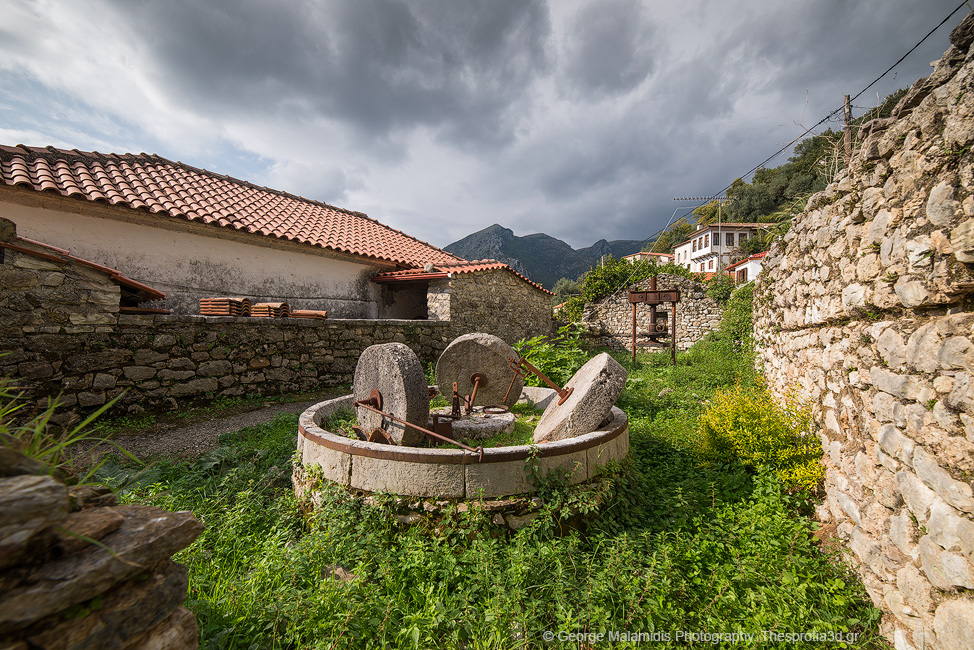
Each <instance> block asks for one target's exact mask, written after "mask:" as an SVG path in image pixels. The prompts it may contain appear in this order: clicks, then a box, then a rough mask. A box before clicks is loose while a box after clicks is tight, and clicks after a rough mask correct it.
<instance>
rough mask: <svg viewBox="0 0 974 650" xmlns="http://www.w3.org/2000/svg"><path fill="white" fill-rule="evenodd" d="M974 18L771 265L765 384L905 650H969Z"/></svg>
mask: <svg viewBox="0 0 974 650" xmlns="http://www.w3.org/2000/svg"><path fill="white" fill-rule="evenodd" d="M972 41H974V14H972V15H971V16H968V18H966V19H965V20H964V21H963V23H962V24H961V25H960V26H959V27H958V28H957V29H955V31H954V32H953V33H952V34H951V42H952V43H953V46H952V47H951V48H950V50H948V51H947V53H946V54H945V55H944V57H943V58H942V59H941V61H940V62H939V63H938V64H937V65H936V67H935V69H934V71H933V73H932V74H931V76H930V77H928V78H927V79H924V80H920V81H918V82H917V83H916V84H915V85H914V86H913V88H912V89H911V90H910V91H909V92H908V93H907V95H906V96H905V97H904V98H903V100H902V101H901V102H900V103H899V105H898V106H897V107H896V109H895V110H894V113H893V116H892V117H891V118H889V119H883V120H874V121H873V122H870V123H869V124H868V125H866V126H864V128H863V134H862V137H863V142H862V145H861V147H860V148H859V149H858V150H857V152H856V154H855V156H854V160H853V162H852V165H851V172H849V173H847V172H842V173H841V174H840V175H839V176H838V177H836V179H835V182H833V183H832V184H831V185H829V187H828V188H827V189H826V190H825V191H824V192H821V193H819V194H817V195H815V196H813V197H811V199H810V200H809V202H808V206H807V207H806V210H805V212H804V213H803V214H802V215H801V216H800V217H799V218H797V219H796V220H795V221H794V223H793V225H792V229H791V231H790V232H789V233H788V235H787V236H786V237H785V238H784V241H783V242H780V243H778V244H776V245H775V247H774V248H773V249H772V250H771V252H770V253H769V254H768V256H767V258H766V259H765V264H764V269H765V271H764V273H763V274H762V275H761V276H760V277H759V278H758V283H757V286H756V291H755V308H754V313H755V335H756V339H757V341H758V346H759V363H761V364H762V366H763V368H764V371H765V374H766V376H767V378H768V380H769V385H770V386H771V387H772V389H773V390H774V391H775V392H776V393H777V394H778V395H779V396H781V397H784V395H785V394H786V393H788V392H789V391H795V390H796V389H797V391H798V393H799V394H801V395H804V396H807V397H808V398H809V399H810V400H812V402H813V403H814V405H815V409H816V415H817V419H818V423H819V425H820V427H821V428H820V431H819V435H820V437H821V440H822V445H823V448H824V451H825V455H824V458H823V463H824V465H825V467H826V479H825V489H826V499H825V503H824V504H823V506H822V507H820V508H819V514H820V517H821V518H822V519H823V520H826V521H829V522H830V525H832V526H835V528H836V532H837V534H838V536H839V537H840V539H841V540H843V541H844V542H845V544H846V545H847V547H848V549H849V558H850V560H851V561H852V562H853V564H854V565H855V566H856V568H857V571H858V572H859V575H860V576H861V577H862V580H863V584H864V585H865V587H866V590H867V592H868V593H869V596H870V597H871V598H872V600H873V602H874V603H875V604H876V605H877V607H880V608H882V610H883V611H884V619H883V623H882V629H883V631H884V633H885V634H886V635H887V636H888V637H889V638H890V640H892V641H893V642H894V643H895V645H896V647H897V648H899V649H908V648H917V649H919V648H949V649H960V648H971V647H974V598H972V594H974V592H972V591H971V590H972V589H974V491H972V482H971V481H972V478H974V380H972V376H974V309H972V308H974V300H972V292H974V272H972V270H974V269H972V266H971V263H972V262H974V196H972V195H974V156H972V154H971V147H972V145H974V93H972V92H971V91H972V90H974V51H972V50H971V42H972Z"/></svg>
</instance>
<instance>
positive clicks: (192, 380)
mask: <svg viewBox="0 0 974 650" xmlns="http://www.w3.org/2000/svg"><path fill="white" fill-rule="evenodd" d="M448 326H449V323H436V322H432V321H390V320H383V321H373V320H347V321H342V320H325V321H317V320H311V319H269V318H268V319H257V318H234V317H203V316H162V315H131V314H122V315H120V316H118V323H117V325H114V326H110V327H106V328H99V330H98V331H90V332H78V333H69V332H67V331H64V330H61V331H58V332H26V333H25V332H23V331H22V330H20V329H18V328H0V355H3V356H0V374H3V375H5V376H8V377H13V378H15V379H16V382H17V384H18V385H19V386H22V387H25V388H26V389H27V390H28V394H29V395H32V396H34V397H35V398H36V399H37V400H38V403H39V404H43V403H44V402H45V401H46V398H47V396H51V395H58V394H59V393H60V395H61V397H60V400H61V403H62V405H63V406H64V407H65V408H64V409H61V410H60V415H59V416H58V417H61V418H67V417H70V416H71V412H72V410H75V409H81V410H91V409H93V408H96V407H98V406H100V405H102V404H104V403H105V402H107V401H108V400H111V399H113V398H115V397H118V396H121V397H120V402H121V404H122V406H123V407H124V408H126V409H127V410H128V411H129V412H132V413H138V412H141V411H142V410H143V409H146V408H176V407H177V405H178V402H179V401H181V400H186V399H195V398H213V397H218V396H225V397H235V396H240V395H244V394H258V395H273V394H278V393H285V392H302V391H315V390H317V389H320V388H321V387H323V386H334V385H338V384H342V383H348V382H350V381H351V380H352V376H353V375H354V373H355V364H356V362H357V361H358V357H359V355H360V354H361V353H362V351H363V350H364V349H365V348H367V347H368V346H370V345H372V344H374V343H390V342H399V343H405V344H406V345H408V346H409V347H410V348H412V350H413V351H414V352H416V354H417V355H419V357H420V359H422V360H423V361H424V362H432V361H435V360H436V358H437V357H438V355H439V353H440V352H442V350H443V349H444V348H445V347H446V344H447V343H448V342H449V339H448V338H447V336H448V332H447V330H448Z"/></svg>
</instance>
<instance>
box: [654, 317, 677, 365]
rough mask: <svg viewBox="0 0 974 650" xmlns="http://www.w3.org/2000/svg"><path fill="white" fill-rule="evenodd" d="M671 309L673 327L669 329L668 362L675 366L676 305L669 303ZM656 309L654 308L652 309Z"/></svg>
mask: <svg viewBox="0 0 974 650" xmlns="http://www.w3.org/2000/svg"><path fill="white" fill-rule="evenodd" d="M670 306H671V307H672V309H673V326H672V327H671V328H670V361H672V362H673V365H674V366H675V365H676V303H675V302H674V303H670ZM653 309H656V307H653Z"/></svg>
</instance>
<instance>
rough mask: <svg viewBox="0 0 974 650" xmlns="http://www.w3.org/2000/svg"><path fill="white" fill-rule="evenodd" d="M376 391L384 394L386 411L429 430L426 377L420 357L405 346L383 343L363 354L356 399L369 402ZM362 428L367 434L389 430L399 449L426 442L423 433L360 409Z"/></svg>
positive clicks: (353, 393)
mask: <svg viewBox="0 0 974 650" xmlns="http://www.w3.org/2000/svg"><path fill="white" fill-rule="evenodd" d="M373 390H378V391H379V392H380V393H381V394H382V409H381V410H383V411H385V412H386V413H390V414H392V415H394V416H396V417H397V418H400V419H402V420H405V421H407V422H409V423H410V424H415V425H417V426H420V427H425V426H426V422H427V420H429V394H428V389H427V386H426V374H425V373H424V372H423V365H422V364H421V363H420V361H419V358H418V357H417V356H416V354H415V353H414V352H413V351H412V350H410V349H409V347H408V346H407V345H405V344H403V343H380V344H378V345H371V346H369V347H367V348H365V350H364V351H363V352H362V355H361V356H360V357H359V360H358V363H357V364H356V366H355V382H354V386H353V389H352V396H353V397H354V399H355V401H359V400H366V399H368V398H369V394H370V393H371V392H372V391H373ZM356 416H357V417H358V421H359V424H360V425H361V426H363V427H365V429H366V430H367V431H371V430H372V429H375V428H377V427H381V428H383V429H385V430H386V432H387V433H388V434H389V436H390V437H391V438H392V440H393V442H394V443H395V444H397V445H406V446H414V445H417V444H419V443H420V442H422V441H423V439H424V438H425V435H424V434H423V433H422V432H421V431H417V430H416V429H413V428H412V427H407V426H405V425H403V424H400V423H398V422H395V421H393V420H390V419H388V418H386V417H384V416H382V415H380V414H378V413H375V412H374V411H370V410H368V409H365V408H362V407H358V408H356Z"/></svg>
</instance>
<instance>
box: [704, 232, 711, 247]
mask: <svg viewBox="0 0 974 650" xmlns="http://www.w3.org/2000/svg"><path fill="white" fill-rule="evenodd" d="M708 246H710V235H704V237H703V247H704V248H707V247H708Z"/></svg>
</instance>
